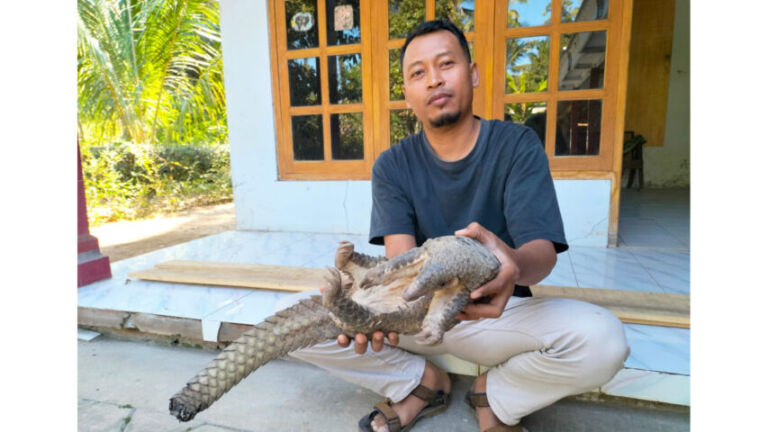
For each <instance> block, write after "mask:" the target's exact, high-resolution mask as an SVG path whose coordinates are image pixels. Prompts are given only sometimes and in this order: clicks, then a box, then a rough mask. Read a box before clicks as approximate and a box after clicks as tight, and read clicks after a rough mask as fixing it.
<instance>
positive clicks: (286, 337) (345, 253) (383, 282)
mask: <svg viewBox="0 0 768 432" xmlns="http://www.w3.org/2000/svg"><path fill="white" fill-rule="evenodd" d="M334 265H335V268H329V269H328V275H327V276H326V280H327V282H328V283H327V285H326V287H325V290H324V292H323V295H322V296H312V297H310V298H309V299H304V300H301V301H299V302H298V303H297V304H295V305H293V306H291V307H289V308H286V309H283V310H281V311H279V312H277V313H276V314H275V315H272V316H270V317H269V318H267V319H265V320H264V321H263V322H261V323H259V324H257V325H256V326H255V327H254V328H252V329H250V330H248V331H246V332H244V333H243V334H242V335H241V336H240V337H239V338H238V339H237V340H235V341H233V342H232V343H231V344H230V345H228V346H227V347H226V348H225V349H224V350H222V352H221V353H220V354H219V355H218V356H216V358H215V359H214V360H213V361H212V362H211V363H210V364H209V365H208V366H207V367H206V368H205V369H203V370H202V371H200V372H199V373H198V374H197V375H196V376H195V377H194V378H192V379H191V380H190V381H189V382H188V383H187V385H186V386H185V387H184V388H183V389H181V390H180V391H179V392H178V393H176V394H175V395H174V396H173V397H172V398H171V401H170V405H169V409H170V412H171V414H172V415H173V416H175V417H176V418H178V419H179V420H180V421H189V420H192V419H193V418H194V417H195V415H196V414H197V413H198V412H200V411H202V410H204V409H206V408H208V407H209V406H211V404H213V403H214V402H215V401H216V400H217V399H219V398H220V397H221V396H222V395H223V394H224V393H226V392H227V391H229V389H231V388H232V387H234V386H235V385H236V384H237V383H238V382H240V381H241V380H242V379H243V378H245V377H246V376H248V374H250V373H251V372H253V371H254V370H256V369H258V368H259V367H261V366H263V365H264V364H266V363H267V362H269V361H271V360H274V359H276V358H279V357H282V356H284V355H286V354H288V353H290V352H292V351H296V350H298V349H301V348H306V347H309V346H312V345H315V344H318V343H320V342H324V341H327V340H330V339H335V338H336V337H337V336H338V335H339V334H342V333H343V334H346V335H350V336H354V335H355V334H357V333H363V334H366V335H368V336H369V337H370V336H371V335H372V334H373V333H374V332H375V331H384V332H385V333H387V332H392V331H394V332H397V333H400V334H406V335H415V339H416V341H417V342H419V343H423V344H436V343H440V341H441V340H442V337H443V333H445V332H446V331H448V330H450V329H451V328H452V327H453V326H454V325H455V324H456V323H457V320H456V314H458V313H459V312H460V311H461V310H462V309H464V306H465V305H466V304H467V302H468V301H469V294H470V293H471V292H472V290H474V289H476V288H478V287H480V286H482V285H483V284H484V283H486V282H487V281H489V280H491V279H493V278H494V277H495V276H496V275H497V274H498V269H499V262H498V260H497V259H496V258H495V257H494V256H493V254H492V253H491V252H490V251H489V250H488V249H486V248H485V247H484V246H482V245H481V244H480V243H478V242H476V241H475V240H472V239H469V238H466V237H458V236H445V237H437V238H434V239H430V240H427V241H426V242H425V243H424V244H423V245H422V246H420V247H417V248H413V249H411V250H409V251H407V252H405V253H403V254H400V255H398V256H396V257H394V258H393V259H392V260H387V259H386V258H383V257H378V258H375V257H371V256H368V255H364V254H361V253H358V252H355V251H354V245H352V243H350V242H341V243H340V245H339V248H338V250H337V252H336V258H335V262H334Z"/></svg>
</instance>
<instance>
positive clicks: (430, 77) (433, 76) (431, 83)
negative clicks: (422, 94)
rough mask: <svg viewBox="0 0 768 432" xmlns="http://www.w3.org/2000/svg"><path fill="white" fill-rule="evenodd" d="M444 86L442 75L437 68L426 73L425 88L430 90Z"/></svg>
mask: <svg viewBox="0 0 768 432" xmlns="http://www.w3.org/2000/svg"><path fill="white" fill-rule="evenodd" d="M443 84H445V81H444V80H443V75H442V74H441V73H440V70H438V69H437V68H434V69H431V70H429V71H428V72H427V87H428V88H430V89H433V88H437V87H441V86H442V85H443Z"/></svg>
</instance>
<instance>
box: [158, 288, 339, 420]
mask: <svg viewBox="0 0 768 432" xmlns="http://www.w3.org/2000/svg"><path fill="white" fill-rule="evenodd" d="M340 333H341V330H339V328H338V327H337V326H336V325H335V324H334V323H333V321H332V320H331V318H330V315H329V313H328V310H327V309H325V308H324V307H323V306H322V299H321V297H320V296H312V297H310V298H309V299H305V300H301V301H300V302H299V303H297V304H295V305H294V306H291V307H289V308H287V309H284V310H282V311H280V312H278V313H276V314H275V315H272V316H271V317H269V318H267V319H265V320H264V321H263V322H261V323H259V324H258V325H256V326H255V327H254V328H252V329H250V330H248V331H246V332H244V333H243V334H242V336H240V337H239V338H238V339H237V340H235V341H233V342H232V343H231V344H230V345H229V346H227V347H226V348H225V349H224V350H223V351H222V352H221V353H220V354H219V355H218V356H217V357H216V358H215V359H214V360H213V361H212V362H211V363H210V364H209V365H208V366H207V367H206V368H205V369H203V370H202V371H200V373H198V374H197V376H195V377H194V378H192V379H191V380H190V381H189V382H188V383H187V385H186V386H185V387H184V388H183V389H182V390H181V391H179V392H178V393H176V394H175V395H174V396H173V397H172V398H171V402H170V405H169V409H170V411H171V414H172V415H173V416H175V417H176V418H178V419H179V420H180V421H189V420H192V419H193V418H194V417H195V415H196V414H197V413H198V412H200V411H203V410H204V409H206V408H208V407H209V406H211V404H213V403H214V402H215V401H216V400H217V399H219V398H220V397H221V396H222V395H223V394H224V393H226V392H227V391H229V389H231V388H232V387H234V385H235V384H237V383H238V382H240V380H242V379H243V378H245V377H246V376H248V374H250V373H251V372H253V371H254V370H256V369H258V368H259V367H261V366H263V365H264V364H266V363H267V362H269V361H271V360H274V359H276V358H279V357H282V356H284V355H286V354H288V353H290V352H292V351H296V350H298V349H301V348H306V347H308V346H312V345H315V344H317V343H320V342H323V341H326V340H329V339H335V338H336V336H338V335H339V334H340Z"/></svg>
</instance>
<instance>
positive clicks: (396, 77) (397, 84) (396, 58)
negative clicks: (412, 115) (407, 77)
mask: <svg viewBox="0 0 768 432" xmlns="http://www.w3.org/2000/svg"><path fill="white" fill-rule="evenodd" d="M404 98H405V97H404V96H403V70H402V69H401V68H400V48H395V49H393V50H389V99H390V100H403V99H404Z"/></svg>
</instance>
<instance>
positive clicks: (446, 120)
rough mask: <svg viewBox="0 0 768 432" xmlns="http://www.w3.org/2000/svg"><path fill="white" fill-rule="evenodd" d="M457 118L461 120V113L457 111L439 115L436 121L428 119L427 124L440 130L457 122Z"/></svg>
mask: <svg viewBox="0 0 768 432" xmlns="http://www.w3.org/2000/svg"><path fill="white" fill-rule="evenodd" d="M459 118H461V112H459V111H456V112H453V113H445V114H440V116H439V117H438V118H436V119H429V124H431V125H432V127H434V128H440V127H443V126H450V125H452V124H454V123H456V122H457V121H459Z"/></svg>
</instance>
